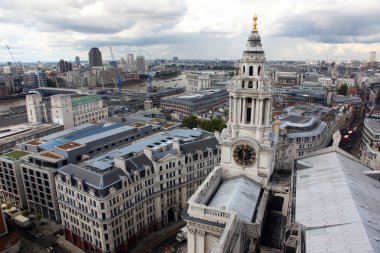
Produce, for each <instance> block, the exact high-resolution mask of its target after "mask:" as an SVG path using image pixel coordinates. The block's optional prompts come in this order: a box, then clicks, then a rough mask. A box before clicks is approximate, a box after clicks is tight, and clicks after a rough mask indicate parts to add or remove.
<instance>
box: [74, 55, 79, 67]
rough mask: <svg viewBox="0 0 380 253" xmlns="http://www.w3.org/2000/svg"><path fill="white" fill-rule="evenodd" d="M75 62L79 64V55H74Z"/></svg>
mask: <svg viewBox="0 0 380 253" xmlns="http://www.w3.org/2000/svg"><path fill="white" fill-rule="evenodd" d="M75 64H78V65H79V64H80V58H79V56H75Z"/></svg>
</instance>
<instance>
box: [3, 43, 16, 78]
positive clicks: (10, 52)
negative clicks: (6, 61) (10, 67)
mask: <svg viewBox="0 0 380 253" xmlns="http://www.w3.org/2000/svg"><path fill="white" fill-rule="evenodd" d="M5 46H6V47H7V49H8V52H9V54H10V55H11V57H12V60H13V63H14V64H15V67H16V69H17V72H18V71H19V66H18V64H17V62H16V60H15V58H14V57H13V54H12V51H11V49H10V48H9V46H8V45H5Z"/></svg>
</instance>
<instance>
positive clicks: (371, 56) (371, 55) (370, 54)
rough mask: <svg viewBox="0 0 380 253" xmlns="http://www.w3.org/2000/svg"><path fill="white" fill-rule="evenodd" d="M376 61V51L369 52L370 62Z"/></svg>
mask: <svg viewBox="0 0 380 253" xmlns="http://www.w3.org/2000/svg"><path fill="white" fill-rule="evenodd" d="M374 62H376V52H375V51H371V52H369V56H368V63H374Z"/></svg>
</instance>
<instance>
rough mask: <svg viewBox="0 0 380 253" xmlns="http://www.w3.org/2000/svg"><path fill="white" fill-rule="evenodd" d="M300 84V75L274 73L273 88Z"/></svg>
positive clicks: (294, 73)
mask: <svg viewBox="0 0 380 253" xmlns="http://www.w3.org/2000/svg"><path fill="white" fill-rule="evenodd" d="M301 82H302V75H301V74H300V73H297V72H276V73H275V76H274V84H275V86H298V85H300V84H301Z"/></svg>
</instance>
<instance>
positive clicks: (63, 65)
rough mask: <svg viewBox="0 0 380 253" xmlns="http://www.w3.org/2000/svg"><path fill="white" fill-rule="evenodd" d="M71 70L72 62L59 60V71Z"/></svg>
mask: <svg viewBox="0 0 380 253" xmlns="http://www.w3.org/2000/svg"><path fill="white" fill-rule="evenodd" d="M72 70H73V64H72V63H71V62H67V61H65V60H60V61H59V72H61V73H66V72H69V71H72Z"/></svg>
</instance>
